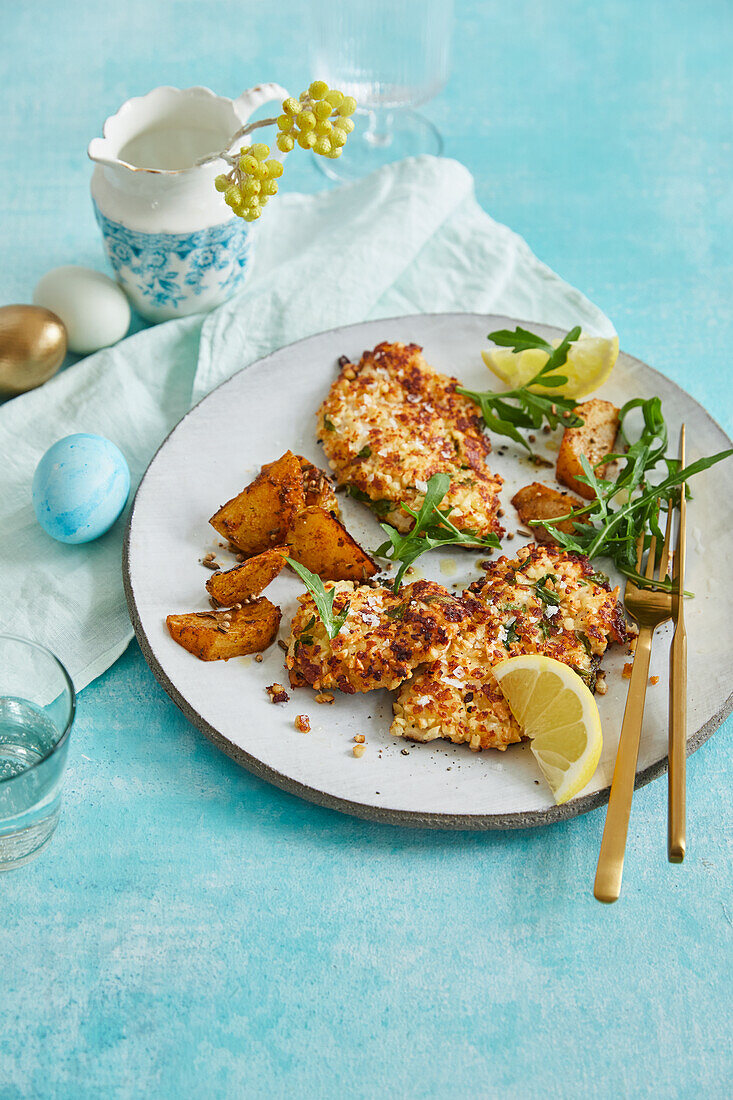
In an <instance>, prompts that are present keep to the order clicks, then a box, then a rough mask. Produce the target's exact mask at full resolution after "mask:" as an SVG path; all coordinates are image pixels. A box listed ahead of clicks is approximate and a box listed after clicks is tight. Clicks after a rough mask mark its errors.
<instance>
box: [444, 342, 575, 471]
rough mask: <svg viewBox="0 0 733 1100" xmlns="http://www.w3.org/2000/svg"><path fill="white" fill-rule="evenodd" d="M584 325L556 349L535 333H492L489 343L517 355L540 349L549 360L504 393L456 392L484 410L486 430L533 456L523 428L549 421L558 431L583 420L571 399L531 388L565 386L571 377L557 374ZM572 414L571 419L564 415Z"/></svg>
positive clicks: (462, 389) (460, 388)
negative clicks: (528, 378)
mask: <svg viewBox="0 0 733 1100" xmlns="http://www.w3.org/2000/svg"><path fill="white" fill-rule="evenodd" d="M580 331H581V330H580V326H579V325H576V326H575V328H572V329H571V330H570V332H568V333H567V335H566V336H564V337H563V339H562V341H561V342H560V344H559V345H558V346H557V347H556V348H554V347H553V346H552V344H549V343H548V342H547V340H544V339H543V338H542V337H541V336H537V335H536V334H535V333H534V332H528V331H527V329H524V328H519V327H517V328H516V329H515V330H514V332H510V331H509V330H508V329H501V330H500V331H499V332H490V333H489V340H493V341H494V343H495V344H498V345H499V346H500V347H504V348H513V349H514V352H515V354H516V353H518V352H520V351H526V350H527V349H528V348H540V349H541V350H542V351H546V352H547V354H548V360H547V362H546V363H545V365H544V367H542V368H541V369H540V370H538V371H537V374H535V376H534V377H533V378H530V380H529V382H527V383H526V385H524V386H517V387H516V389H513V390H505V391H504V392H503V393H494V392H493V391H492V390H486V391H482V392H479V391H477V390H468V389H465V388H464V387H463V386H459V387H458V388H457V390H456V393H462V394H464V395H465V396H466V397H470V398H471V400H472V401H475V402H476V404H477V405H478V406H479V408H480V409H481V416H482V417H483V420H484V424H485V425H486V427H487V428H488V429H489V430H490V431H492V432H495V433H496V434H497V435H508V436H509V438H510V439H513V440H514V441H515V443H519V444H520V445H521V446H522V447H524V448H525V449H526V450H527V451H529V453H530V454H533V451H532V448H531V447H530V445H529V443H528V442H527V440H526V439H525V438H524V436H522V435H520V434H519V431H518V429H519V428H534V429H535V430H536V429H538V428H541V427H542V424H543V422H545V421H546V422H547V423H548V424H549V425H550V427H551V428H556V427H557V426H558V424H559V423H560V422H561V421H562V424H563V427H565V428H577V427H578V426H579V425H581V424H582V423H583V420H582V419H581V418H580V417H579V416H577V415H576V414H575V413H574V412H573V410H574V408H575V405H576V402H575V401H574V400H573V399H572V398H569V397H560V396H558V395H557V394H542V393H533V392H532V391H531V389H530V387H531V386H546V387H552V388H555V387H556V386H564V385H565V383H566V382H567V380H568V379H567V376H566V375H564V374H562V373H560V374H557V373H556V372H557V371H558V370H559V369H560V368H561V367H562V365H563V363H565V362H566V360H567V357H568V351H569V349H570V345H571V344H572V343H574V342H575V341H576V340H577V339H578V337H579V336H580ZM563 413H569V414H570V415H569V416H563Z"/></svg>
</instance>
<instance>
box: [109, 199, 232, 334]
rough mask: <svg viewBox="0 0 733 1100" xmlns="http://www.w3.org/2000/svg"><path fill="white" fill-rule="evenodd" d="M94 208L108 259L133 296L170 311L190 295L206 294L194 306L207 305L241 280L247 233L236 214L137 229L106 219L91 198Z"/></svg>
mask: <svg viewBox="0 0 733 1100" xmlns="http://www.w3.org/2000/svg"><path fill="white" fill-rule="evenodd" d="M94 214H95V217H96V219H97V222H98V224H99V228H100V229H101V231H102V236H103V238H104V244H105V248H106V251H107V255H108V256H109V259H110V263H111V264H112V266H113V268H114V270H115V273H116V275H117V278H118V279H119V281H120V283H121V284H122V285H123V287H125V289H126V290H128V292H129V293H130V296H131V297H132V299H133V301H134V300H135V298H136V297H139V298H142V299H144V300H145V301H146V302H148V303H149V304H150V306H151V307H153V308H154V309H156V310H165V311H166V312H167V313H168V314H169V315H173V314H175V313H177V312H178V308H179V306H180V305H181V303H183V302H186V301H189V302H190V299H191V296H192V295H193V296H194V297H200V296H201V295H202V294H206V298H207V301H206V302H205V303H203V302H202V304H201V306H200V307H198V308H200V309H207V308H210V306H212V305H214V304H216V303H217V302H220V301H224V300H225V299H226V298H228V297H229V296H230V295H231V294H233V293H234V291H235V290H236V289H237V288H238V287H239V286H240V285H241V283H242V281H243V280H244V276H245V273H246V270H247V266H248V264H249V261H250V258H251V252H252V236H251V233H250V231H249V227H248V226H247V224H246V223H245V222H243V221H242V220H241V218H230V219H229V220H228V221H226V222H222V223H221V224H220V225H213V226H211V227H210V228H208V229H200V230H198V231H197V232H195V233H142V232H140V231H138V230H134V229H128V228H127V227H126V226H124V225H120V223H119V222H113V221H110V219H109V218H107V217H105V216H104V214H102V212H101V211H100V209H99V207H98V206H97V204H96V202H95V203H94ZM212 297H213V298H214V299H215V300H214V301H208V299H210V298H212ZM195 308H196V307H194V309H195ZM184 312H186V313H189V312H192V310H191V309H190V308H187V309H185V310H182V311H181V313H184Z"/></svg>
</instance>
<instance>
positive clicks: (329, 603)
mask: <svg viewBox="0 0 733 1100" xmlns="http://www.w3.org/2000/svg"><path fill="white" fill-rule="evenodd" d="M285 561H286V562H287V563H288V565H289V566H290V567H291V568H292V569H294V570H295V572H296V573H297V574H298V576H299V577H300V579H301V580H302V582H303V584H304V585H305V587H306V588H307V589H308V591H309V592H310V594H311V596H312V597H313V603H314V604H315V605H316V611H317V612H318V614H319V616H320V619H321V622H322V623H323V625H324V626H325V628H326V633H327V634H328V636H329V638H330V639H331V640H333V639H334V638H335V637H336V635H337V634H338V632H339V631H340V629H341V627H342V626H343V625H344V623H345V622H346V618H347V616H348V614H349V611H350V609H351V604H350V603H347V604H346V607H345V608H344V609H343V611H342V612H341V613H340V614H339V615H334V613H333V601H334V598H335V596H336V589H335V588H331V589H329V590H328V591H326V588H325V586H324V584H323V581H322V580H321V578H320V577H319V576H318V575H317V574H316V573H311V571H310V569H307V568H306V567H305V566H304V565H301V564H300V562H299V561H293V559H292V558H286V559H285ZM313 625H315V619H311V622H309V623H308V625H307V626H306V627H304V628H303V629H304V630H308V629H309V628H310V627H311V626H313ZM311 640H312V639H311Z"/></svg>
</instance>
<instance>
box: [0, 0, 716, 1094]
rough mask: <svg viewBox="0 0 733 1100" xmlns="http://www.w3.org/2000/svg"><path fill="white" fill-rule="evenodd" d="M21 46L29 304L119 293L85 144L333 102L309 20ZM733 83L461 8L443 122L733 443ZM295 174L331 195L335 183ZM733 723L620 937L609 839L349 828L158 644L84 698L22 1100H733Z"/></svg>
mask: <svg viewBox="0 0 733 1100" xmlns="http://www.w3.org/2000/svg"><path fill="white" fill-rule="evenodd" d="M2 22H3V35H2V40H0V60H1V61H2V64H0V80H1V81H2V93H3V95H2V99H3V140H2V145H1V146H0V215H1V218H2V233H1V234H0V260H1V262H0V301H1V302H12V301H27V300H29V299H30V296H31V293H32V290H33V286H34V284H35V282H36V280H37V278H38V277H39V276H40V275H41V274H43V272H45V271H46V270H48V269H49V268H50V267H52V266H55V265H57V264H62V263H82V264H89V265H91V266H94V267H99V268H103V267H104V261H103V257H102V252H101V244H100V238H99V235H98V231H97V228H96V226H95V224H94V219H93V214H92V209H91V203H90V201H89V196H88V182H89V176H90V165H89V163H88V161H87V160H86V157H85V149H86V145H87V142H88V141H89V139H90V138H91V137H92V136H93V135H95V134H97V133H98V132H100V129H101V124H102V121H103V120H104V118H105V117H106V116H107V115H108V114H110V113H112V112H113V111H114V110H115V109H116V108H117V107H118V105H119V104H120V103H121V102H122V101H123V100H124V99H126V98H127V97H128V96H130V95H134V94H140V93H143V92H145V91H147V90H148V89H149V88H151V87H153V86H154V85H157V84H165V83H171V84H175V85H179V86H184V87H185V86H187V85H189V84H196V83H203V84H207V85H210V86H211V87H213V88H215V89H216V90H218V91H220V92H222V93H224V94H228V95H236V94H237V93H239V92H240V91H241V90H242V88H244V87H246V86H248V85H250V84H254V83H256V82H258V81H262V80H270V79H275V80H277V81H279V82H280V83H283V84H285V85H286V86H288V87H290V88H291V89H294V90H296V91H297V90H298V89H300V88H301V87H303V86H305V84H307V82H308V80H309V79H310V76H311V74H310V73H309V72H308V69H307V59H306V54H307V46H308V43H309V41H310V39H311V38H312V36H314V35H317V33H318V28H317V25H314V24H313V22H312V21H311V20H310V19H309V17H308V15H307V5H302V4H298V3H296V2H295V0H286V2H281V3H279V4H278V5H277V7H275V6H274V5H265V4H261V3H254V2H247V0H238V2H236V3H235V2H232V0H124V2H121V3H118V4H115V5H111V4H104V5H102V4H98V3H91V2H84V0H69V2H67V3H66V4H64V5H56V4H52V3H50V2H40V0H26V2H25V3H24V4H22V5H21V4H15V5H12V6H11V5H10V4H6V5H4V7H3V13H2ZM732 55H733V9H732V8H731V5H730V3H729V0H699V2H697V3H694V4H693V3H689V2H682V0H657V2H655V0H643V2H639V0H604V2H602V3H596V4H588V3H587V2H585V0H565V2H564V3H557V2H551V0H545V2H540V0H514V2H512V3H506V2H505V3H498V2H481V0H470V2H469V0H458V2H457V26H456V34H455V49H454V66H453V73H454V75H453V77H452V79H451V81H450V84H449V86H448V88H447V89H446V90H445V92H444V93H443V94H442V95H441V96H440V97H439V98H438V99H436V100H435V101H434V102H432V103H431V104H429V105H428V107H427V108H426V113H427V114H428V115H429V116H430V117H431V118H432V119H433V120H434V122H435V123H436V124H437V125H438V126H439V127H440V128H441V130H442V131H443V132H444V134H445V136H446V152H447V153H448V154H449V155H451V156H454V157H456V158H458V159H459V160H462V161H463V162H464V163H465V164H466V165H467V166H468V167H469V168H470V169H471V171H472V172H473V173H474V175H475V177H476V185H477V191H478V195H479V198H480V200H481V202H482V203H483V205H484V206H485V207H486V209H487V210H488V211H489V212H490V213H491V214H492V215H493V216H494V217H496V218H498V219H499V220H501V221H504V222H507V223H508V224H510V225H511V226H512V227H513V228H514V229H516V230H517V231H519V232H520V233H522V234H523V235H524V236H525V237H526V238H527V240H528V241H529V243H530V245H531V246H532V247H533V249H534V250H535V251H536V252H537V254H538V255H539V256H540V257H541V258H542V259H543V260H545V261H546V262H547V263H548V264H549V265H550V266H552V267H553V268H555V269H556V270H557V271H558V272H559V273H560V274H561V275H563V276H564V277H565V278H566V279H568V280H569V281H570V282H572V283H574V284H576V285H577V286H579V287H580V288H581V289H582V290H584V291H585V292H586V293H587V294H588V295H589V296H590V297H591V298H593V299H594V300H595V301H596V302H597V303H598V304H599V305H600V306H601V307H602V308H603V309H605V310H606V312H607V313H608V314H609V315H610V316H611V317H612V318H613V320H614V322H615V324H616V326H617V328H618V331H619V334H620V338H621V345H622V347H623V348H624V349H625V350H626V351H628V352H630V353H631V354H634V355H637V356H639V357H641V358H643V359H645V360H646V361H647V362H649V363H651V364H652V365H653V366H655V367H657V368H659V369H661V370H663V371H665V372H666V373H668V374H669V375H670V376H671V377H673V378H674V379H675V380H677V381H678V382H680V383H681V384H682V385H684V386H685V388H687V389H688V390H689V391H690V392H691V393H692V394H693V395H694V396H695V397H696V398H697V399H698V400H700V401H701V402H703V403H704V404H705V405H706V406H707V407H708V408H709V409H710V410H711V411H712V412H713V414H714V415H715V416H716V417H717V418H718V420H719V421H720V422H721V423H722V424H723V426H724V427H725V428H726V429H727V430H728V431H729V432H730V431H731V429H732V428H733V410H732V409H731V399H730V382H731V369H730V356H731V351H730V349H731V347H732V346H733V313H732V312H731V299H732V295H733V278H732V274H733V272H732V266H733V265H732V260H731V257H732V256H733V190H732V189H731V178H732V177H733V155H732V147H731V141H732V135H731V103H732V102H733V68H732V67H731V64H730V58H731V56H732ZM313 75H317V74H313ZM286 181H287V183H288V185H290V186H297V187H299V188H301V189H315V188H317V187H321V186H325V181H324V179H323V177H322V176H320V175H319V174H318V173H317V171H316V169H315V168H314V167H313V166H312V165H311V164H310V163H309V162H308V161H307V158H305V157H302V158H300V162H299V167H295V162H294V165H293V168H292V170H291V169H289V171H288V174H287V175H286ZM346 234H347V229H346V228H345V241H346V239H347V238H346ZM326 275H327V273H326ZM723 572H725V573H726V574H727V575H729V573H730V569H729V566H728V565H724V564H723V563H721V574H723ZM722 644H725V640H722ZM660 690H661V689H660ZM730 729H731V724H730V722H729V723H728V724H727V727H726V728H725V729H722V730H720V731H719V732H718V733H717V734H716V735H715V737H714V738H713V739H712V740H711V741H710V742H708V743H707V744H706V745H704V746H703V748H702V749H700V751H699V752H698V753H696V754H695V756H694V757H692V758H691V760H690V762H689V792H688V800H689V814H690V827H689V842H690V852H689V857H688V859H687V861H686V862H685V864H684V865H683V866H682V867H673V866H670V865H668V864H667V862H666V857H665V827H666V826H665V822H666V784H665V782H664V781H663V780H660V781H657V782H655V783H653V784H651V785H650V786H648V787H647V788H645V789H644V790H642V791H640V792H639V793H638V794H637V796H636V798H635V801H634V809H633V816H632V821H631V829H630V836H629V846H628V852H627V862H626V874H625V879H624V891H623V896H622V899H621V901H620V902H619V903H618V904H617V905H616V906H614V907H610V908H604V907H601V906H600V905H598V904H597V903H596V902H595V901H594V900H593V898H592V895H591V885H592V878H593V872H594V867H595V859H596V855H597V851H598V845H599V841H600V836H601V831H602V826H603V811H597V812H595V813H591V814H588V815H587V816H585V817H583V818H577V819H575V820H573V821H571V822H568V823H566V824H563V825H559V826H556V827H554V828H550V829H539V830H535V831H526V832H507V833H495V834H484V835H474V834H465V833H464V834H461V833H453V834H451V833H430V832H422V831H417V832H411V831H406V830H400V829H397V828H391V827H385V826H377V825H370V824H366V823H362V822H359V821H356V820H351V819H349V818H346V817H343V816H340V815H339V814H336V813H333V812H329V811H325V810H321V809H318V808H316V807H314V806H311V805H308V804H306V803H304V802H301V801H299V800H298V799H296V798H294V797H291V796H289V795H286V794H284V793H282V792H280V791H277V790H274V789H273V788H271V787H269V786H267V785H266V784H264V783H263V782H261V781H259V780H257V779H255V778H254V777H253V776H251V775H249V774H248V773H247V772H244V771H242V770H240V769H239V768H237V767H236V766H235V765H234V764H233V763H232V762H231V761H230V760H228V759H227V758H225V757H224V756H222V755H221V754H219V753H218V752H216V751H215V750H214V749H213V747H212V746H211V745H210V744H209V743H208V742H207V741H206V740H205V739H204V738H203V737H202V736H201V735H200V734H198V733H197V732H196V731H195V730H194V729H193V728H192V727H190V726H189V725H188V724H187V723H186V721H185V720H184V719H183V717H182V716H181V715H180V714H179V712H178V711H177V710H176V708H175V707H174V706H173V705H172V703H170V702H169V700H168V699H167V697H166V696H165V694H164V693H163V691H162V689H161V688H159V687H158V685H157V684H156V682H155V681H154V679H153V677H152V674H151V673H150V672H149V671H148V668H147V666H146V665H145V663H144V661H143V659H142V657H141V655H140V652H139V650H138V648H137V645H136V644H134V643H133V644H132V645H131V646H130V648H129V649H128V651H127V653H126V654H125V655H124V657H123V658H122V659H121V660H120V661H119V662H118V663H117V665H116V666H115V667H114V668H112V669H111V670H110V671H109V672H108V673H107V674H106V675H105V676H103V677H102V678H101V679H100V680H98V681H97V682H96V683H94V684H93V685H91V686H90V687H89V688H88V689H86V690H85V691H84V692H83V693H82V694H81V697H80V700H79V716H78V721H77V725H76V728H75V731H74V736H73V742H72V747H71V754H70V767H69V773H68V781H67V794H66V807H65V812H64V816H63V819H62V823H61V825H60V827H59V831H58V834H57V836H56V838H55V840H54V842H53V844H52V846H51V847H50V849H49V850H48V851H47V852H46V853H45V854H44V855H43V857H42V858H41V859H39V860H38V861H36V862H35V863H34V864H32V865H30V866H28V867H26V868H23V869H20V870H18V871H16V872H13V873H12V874H8V875H5V876H3V877H2V878H0V1098H1V1100H15V1098H25V1097H62V1098H66V1097H69V1098H78V1097H112V1096H113V1097H140V1096H146V1097H156V1098H157V1097H161V1098H167V1097H177V1098H180V1097H245V1096H246V1097H260V1096H263V1097H268V1098H269V1097H272V1098H276V1097H285V1096H290V1095H298V1096H303V1097H309V1098H310V1097H324V1098H331V1097H334V1098H336V1097H344V1096H348V1097H377V1096H389V1097H441V1098H442V1097H464V1096H476V1097H501V1098H504V1097H507V1098H509V1097H511V1098H517V1100H524V1098H534V1097H538V1098H539V1097H543V1098H545V1097H549V1098H555V1097H556V1098H563V1100H564V1098H566V1097H571V1098H574V1097H588V1096H591V1097H611V1096H614V1097H615V1096H633V1097H636V1096H644V1097H646V1096H654V1097H688V1096H689V1097H691V1096H701V1097H702V1096H704V1097H712V1098H716V1097H724V1096H726V1097H727V1096H728V1095H730V1080H731V1071H732V1068H733V1067H732V1066H731V1055H730V1027H731V1011H730V1008H731V1001H730V989H731V970H732V968H731V961H732V960H731V926H732V924H733V900H731V874H730V862H729V859H730V851H729V849H730V836H731V815H730V808H729V802H730V799H729V790H730V780H731V767H730V763H729V752H730V738H729V734H730Z"/></svg>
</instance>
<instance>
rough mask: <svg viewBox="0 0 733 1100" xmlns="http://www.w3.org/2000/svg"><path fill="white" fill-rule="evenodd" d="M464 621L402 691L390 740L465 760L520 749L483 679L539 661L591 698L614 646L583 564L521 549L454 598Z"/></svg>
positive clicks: (617, 630) (610, 596)
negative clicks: (548, 662) (519, 659)
mask: <svg viewBox="0 0 733 1100" xmlns="http://www.w3.org/2000/svg"><path fill="white" fill-rule="evenodd" d="M464 605H465V607H466V610H467V613H468V616H469V621H468V623H467V624H466V625H464V626H462V627H461V629H460V632H459V633H457V634H456V636H455V638H454V639H453V641H452V642H451V644H450V645H449V646H448V647H447V648H446V649H445V650H444V652H443V653H441V654H440V655H439V656H438V657H436V658H435V660H434V661H432V662H431V663H430V664H428V665H426V666H425V667H423V668H420V669H418V670H417V671H416V672H415V674H414V675H413V677H412V679H410V680H408V681H407V682H406V683H405V684H403V686H402V688H401V689H400V693H399V696H398V698H397V700H396V701H395V703H394V714H395V718H394V722H393V723H392V727H391V731H390V732H391V733H392V734H393V735H395V736H399V737H407V738H409V739H411V740H414V741H432V740H434V739H436V738H438V737H444V738H447V739H448V740H449V741H453V742H456V743H464V742H466V743H468V744H469V746H470V747H471V748H472V749H473V750H474V751H479V750H480V749H488V748H496V749H505V748H506V747H507V745H509V744H511V743H512V742H515V741H519V740H521V737H522V734H521V731H520V729H519V726H518V725H517V723H516V721H515V720H514V718H513V716H512V714H511V712H510V710H509V707H508V705H507V703H506V700H505V699H504V696H503V694H502V692H501V689H500V688H499V686H498V684H497V682H496V680H495V678H494V676H493V673H492V671H491V667H492V665H495V664H498V663H499V661H503V660H505V659H506V658H507V657H516V656H519V655H520V654H525V653H543V654H545V656H547V657H553V658H554V659H555V660H556V661H562V662H563V663H564V664H566V665H569V666H570V667H571V668H572V669H574V670H575V671H576V672H577V673H578V675H579V676H580V677H581V678H582V679H583V680H584V681H585V682H586V683H587V684H588V686H589V687H590V688H591V689H593V688H594V686H595V680H596V675H597V671H598V665H599V663H600V659H601V656H602V655H603V653H604V652H605V650H606V647H607V646H608V643H609V642H610V641H616V642H624V641H625V640H626V638H627V631H626V625H625V622H624V618H623V614H622V611H621V607H620V604H619V602H618V589H617V588H616V589H611V587H610V585H609V584H608V583H607V582H606V581H604V580H602V579H600V578H599V577H598V576H597V575H596V574H595V573H594V572H593V567H592V566H591V565H590V563H589V561H588V559H587V558H585V557H583V556H581V555H580V554H572V553H567V552H565V551H562V550H555V549H550V548H548V547H545V546H533V545H530V546H526V547H523V548H522V549H521V550H519V551H518V552H517V556H516V558H512V559H510V558H506V557H502V558H499V559H498V561H496V562H493V563H491V564H490V565H489V566H488V568H487V570H486V576H485V577H484V578H483V579H482V580H479V581H476V582H475V583H474V584H472V585H471V587H470V588H469V590H468V592H467V593H465V594H464Z"/></svg>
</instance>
